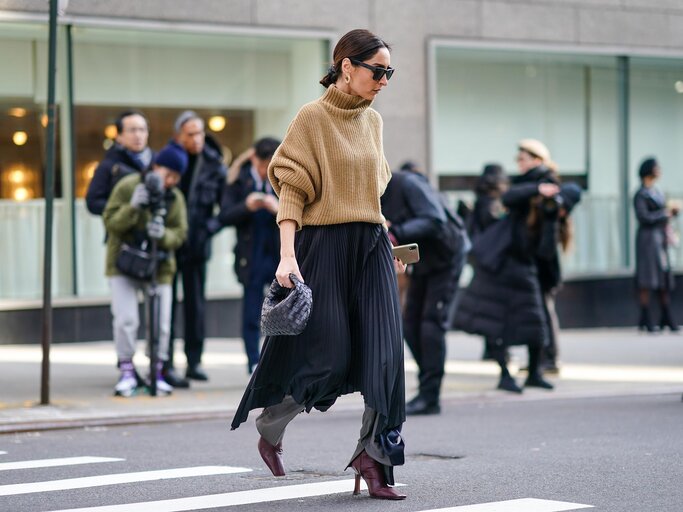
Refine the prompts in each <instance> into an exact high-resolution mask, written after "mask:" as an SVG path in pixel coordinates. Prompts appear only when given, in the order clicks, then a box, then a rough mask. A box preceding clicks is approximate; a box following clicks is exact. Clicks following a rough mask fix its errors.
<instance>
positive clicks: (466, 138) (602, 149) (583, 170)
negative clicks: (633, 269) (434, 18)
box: [432, 47, 624, 275]
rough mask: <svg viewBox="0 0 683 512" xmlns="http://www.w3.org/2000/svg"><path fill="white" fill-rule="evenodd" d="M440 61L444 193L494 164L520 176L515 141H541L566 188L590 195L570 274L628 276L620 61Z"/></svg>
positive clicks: (474, 54) (495, 54) (437, 118)
mask: <svg viewBox="0 0 683 512" xmlns="http://www.w3.org/2000/svg"><path fill="white" fill-rule="evenodd" d="M434 58H435V59H436V62H435V67H434V69H435V70H436V76H435V77H434V78H435V81H436V83H435V87H436V89H435V90H436V98H435V104H434V105H433V106H432V111H433V112H434V115H433V119H432V133H433V140H432V147H433V166H434V170H435V172H436V174H437V176H438V178H439V182H440V184H441V186H442V187H443V188H446V189H448V188H452V189H461V190H462V189H467V188H469V187H471V186H472V185H473V183H474V180H475V179H476V176H477V175H479V173H480V172H481V169H482V168H483V166H484V165H485V164H486V163H489V162H497V163H500V164H502V165H503V167H504V168H505V169H506V171H508V173H510V174H516V173H517V170H516V164H515V161H514V158H515V155H516V146H515V144H516V142H517V141H518V140H520V139H523V138H536V139H540V140H542V141H543V142H545V144H546V145H547V146H548V147H549V149H550V151H551V153H552V156H553V160H554V161H555V163H556V164H557V165H558V168H559V172H560V175H561V176H562V177H563V179H564V180H572V181H577V182H578V183H580V184H581V185H582V186H583V187H584V188H586V189H587V193H586V194H584V198H583V200H582V202H581V205H580V206H579V207H578V208H577V209H576V210H575V212H574V214H573V217H574V223H575V234H576V238H575V244H574V249H573V250H572V251H571V252H570V253H569V254H568V255H567V256H566V257H565V261H564V268H565V271H566V273H567V274H574V275H576V274H603V273H606V272H614V271H619V270H620V269H623V261H624V259H623V255H622V254H621V253H622V247H623V240H622V238H623V234H622V233H621V232H620V230H618V229H616V227H617V226H619V225H620V222H621V220H620V218H621V208H622V203H621V196H620V191H619V187H618V184H619V182H620V169H619V158H618V157H619V140H618V133H619V131H618V109H617V92H618V89H617V87H618V84H617V70H616V59H615V58H614V57H600V56H585V55H568V54H545V53H538V52H528V51H503V50H473V49H462V48H454V47H437V48H436V50H435V55H434ZM470 197H471V196H470Z"/></svg>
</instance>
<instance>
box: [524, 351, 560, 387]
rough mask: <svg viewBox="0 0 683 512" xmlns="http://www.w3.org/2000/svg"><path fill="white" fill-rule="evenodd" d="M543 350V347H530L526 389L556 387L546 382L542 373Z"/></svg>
mask: <svg viewBox="0 0 683 512" xmlns="http://www.w3.org/2000/svg"><path fill="white" fill-rule="evenodd" d="M541 350H542V348H541V347H534V346H529V376H528V377H527V378H526V382H525V383H524V387H530V388H543V389H553V388H554V387H555V386H553V385H552V384H551V383H550V382H548V381H547V380H545V379H544V378H543V373H541Z"/></svg>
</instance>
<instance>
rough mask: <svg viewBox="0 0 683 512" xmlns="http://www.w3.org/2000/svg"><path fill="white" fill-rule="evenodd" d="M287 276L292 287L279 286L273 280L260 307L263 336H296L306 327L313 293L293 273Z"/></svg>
mask: <svg viewBox="0 0 683 512" xmlns="http://www.w3.org/2000/svg"><path fill="white" fill-rule="evenodd" d="M289 278H290V279H291V280H292V283H294V288H285V287H284V286H280V284H279V283H278V282H277V279H275V280H273V282H272V283H271V285H270V289H269V290H268V293H267V294H266V298H265V300H264V301H263V307H262V308H261V333H262V334H263V335H265V336H296V335H297V334H301V333H302V332H303V331H304V329H305V328H306V323H307V322H308V317H309V316H311V308H312V306H313V293H312V292H311V289H310V288H309V287H308V286H306V285H305V284H304V283H302V282H301V281H299V279H297V277H296V276H295V275H294V274H290V275H289Z"/></svg>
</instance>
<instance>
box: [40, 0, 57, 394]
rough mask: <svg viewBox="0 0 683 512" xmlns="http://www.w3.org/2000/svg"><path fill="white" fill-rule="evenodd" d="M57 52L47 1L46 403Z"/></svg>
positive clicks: (53, 15) (46, 390) (53, 14)
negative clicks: (48, 24)
mask: <svg viewBox="0 0 683 512" xmlns="http://www.w3.org/2000/svg"><path fill="white" fill-rule="evenodd" d="M56 54H57V0H50V35H49V46H48V64H47V140H46V151H45V154H46V157H47V162H46V166H45V250H44V253H43V329H42V331H43V337H42V346H43V362H42V365H41V379H40V403H41V405H48V404H49V403H50V343H51V342H52V202H53V198H54V182H55V179H54V178H55V144H56V139H55V113H56V105H55V75H56V56H57V55H56Z"/></svg>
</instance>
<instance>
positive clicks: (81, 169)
mask: <svg viewBox="0 0 683 512" xmlns="http://www.w3.org/2000/svg"><path fill="white" fill-rule="evenodd" d="M131 108H133V109H136V110H139V111H140V112H142V113H143V114H144V115H145V117H146V118H147V120H148V121H149V126H150V133H149V146H150V147H151V148H152V149H153V150H159V149H161V148H162V147H163V146H164V145H165V144H166V143H167V142H168V141H169V140H170V139H171V138H172V137H173V123H174V122H175V119H176V117H177V116H178V115H179V114H180V113H181V112H182V111H183V110H184V109H183V108H180V107H176V108H170V107H164V108H159V107H149V106H147V107H140V106H137V105H119V106H86V105H78V106H76V107H75V114H74V125H75V136H76V156H75V161H76V166H75V167H76V191H75V195H76V197H78V198H83V197H85V193H86V191H87V189H88V184H89V183H90V180H91V179H92V176H93V173H94V171H95V168H96V167H97V164H98V163H99V161H100V160H101V159H102V156H103V154H104V152H105V151H106V150H107V149H109V148H110V147H111V145H112V144H113V143H114V139H115V138H116V126H115V124H114V123H115V122H116V119H117V117H118V116H119V114H120V113H121V112H123V111H125V110H129V109H131ZM193 110H194V111H195V112H197V114H199V115H200V116H201V117H202V118H203V119H205V121H206V132H207V133H208V134H209V136H211V137H213V138H214V139H215V141H216V142H217V143H218V144H219V145H220V146H221V148H222V150H223V157H224V159H225V161H226V162H227V163H229V162H230V161H231V160H232V158H233V155H238V154H239V153H241V152H242V151H244V150H245V149H247V148H248V147H249V145H250V144H251V143H252V134H253V133H254V116H253V112H252V111H250V110H226V109H219V108H214V109H206V108H195V109H193Z"/></svg>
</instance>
